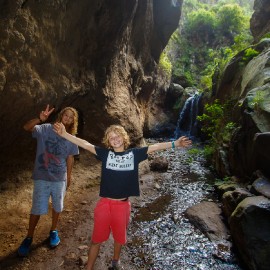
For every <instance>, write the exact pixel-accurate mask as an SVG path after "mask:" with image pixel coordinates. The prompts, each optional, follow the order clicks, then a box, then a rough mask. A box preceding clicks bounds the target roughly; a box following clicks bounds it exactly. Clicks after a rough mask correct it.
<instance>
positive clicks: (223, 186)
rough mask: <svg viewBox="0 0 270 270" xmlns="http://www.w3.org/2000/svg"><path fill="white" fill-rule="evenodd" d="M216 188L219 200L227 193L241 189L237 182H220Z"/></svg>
mask: <svg viewBox="0 0 270 270" xmlns="http://www.w3.org/2000/svg"><path fill="white" fill-rule="evenodd" d="M215 188H216V191H217V193H218V196H219V198H221V197H222V196H223V194H224V193H225V192H227V191H233V190H235V189H236V188H240V185H239V184H238V183H236V182H228V183H224V182H220V183H217V184H215Z"/></svg>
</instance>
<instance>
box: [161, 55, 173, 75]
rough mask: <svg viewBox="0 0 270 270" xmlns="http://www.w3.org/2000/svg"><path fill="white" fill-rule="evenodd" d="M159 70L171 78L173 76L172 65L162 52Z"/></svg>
mask: <svg viewBox="0 0 270 270" xmlns="http://www.w3.org/2000/svg"><path fill="white" fill-rule="evenodd" d="M158 66H159V69H161V70H162V71H163V72H164V73H165V75H166V76H167V77H168V78H170V77H171V74H172V63H171V61H170V60H169V58H168V55H167V54H166V52H165V51H164V52H162V54H161V55H160V58H159V65H158Z"/></svg>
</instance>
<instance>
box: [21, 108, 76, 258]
mask: <svg viewBox="0 0 270 270" xmlns="http://www.w3.org/2000/svg"><path fill="white" fill-rule="evenodd" d="M53 111H54V108H52V109H50V107H49V105H47V107H46V109H45V110H44V111H41V113H40V115H39V117H38V118H34V119H32V120H30V121H28V122H27V123H26V124H25V125H24V129H25V130H26V131H31V132H32V136H33V137H34V138H36V139H37V153H36V159H35V166H34V171H33V179H34V190H33V199H32V209H31V214H30V219H29V227H28V233H27V236H26V238H25V239H24V240H23V242H22V243H21V245H20V247H19V249H18V254H19V256H22V257H24V256H27V255H28V254H29V251H30V246H31V244H32V241H33V235H34V231H35V228H36V225H37V223H38V221H39V218H40V215H43V214H46V213H47V212H48V203H49V198H50V196H51V198H52V207H53V208H52V225H51V230H50V234H49V238H50V246H51V247H52V248H54V247H56V246H58V245H59V243H60V238H59V236H58V231H57V229H56V228H57V223H58V219H59V216H60V213H61V212H62V210H63V207H64V197H65V192H66V189H67V187H69V185H70V182H71V171H72V166H73V162H74V158H73V156H74V155H78V154H79V149H78V146H77V145H75V144H73V143H71V142H69V141H67V140H65V139H63V138H59V136H57V134H55V132H54V131H53V125H52V124H48V123H47V124H43V122H45V121H46V120H47V119H48V117H49V116H50V114H51V113H52V112H53ZM57 121H58V122H61V123H62V124H63V126H65V128H66V130H67V132H69V133H70V134H71V135H75V134H76V133H77V127H78V112H77V111H76V110H75V109H74V108H72V107H66V108H64V109H63V110H62V111H61V112H60V113H59V115H58V119H57Z"/></svg>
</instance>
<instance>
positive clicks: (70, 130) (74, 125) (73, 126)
mask: <svg viewBox="0 0 270 270" xmlns="http://www.w3.org/2000/svg"><path fill="white" fill-rule="evenodd" d="M66 111H71V112H72V113H73V116H74V120H73V123H72V124H71V125H70V126H67V127H66V130H67V132H68V133H70V134H71V135H75V134H77V129H78V120H79V115H78V112H77V110H76V109H74V108H72V107H66V108H64V109H63V110H61V112H60V113H59V114H58V116H57V120H56V121H57V122H61V121H62V117H63V114H64V113H65V112H66Z"/></svg>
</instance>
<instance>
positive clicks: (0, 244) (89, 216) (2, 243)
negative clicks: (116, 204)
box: [0, 152, 157, 270]
mask: <svg viewBox="0 0 270 270" xmlns="http://www.w3.org/2000/svg"><path fill="white" fill-rule="evenodd" d="M142 167H143V168H144V169H143V171H146V170H145V168H146V167H147V166H142ZM99 180H100V163H99V162H98V161H97V160H96V159H95V158H94V157H93V156H92V155H90V154H88V153H83V152H81V155H80V159H79V160H78V161H76V162H75V166H74V170H73V182H72V185H71V187H70V189H69V190H68V192H67V195H66V198H65V210H64V212H63V213H62V215H61V220H60V223H59V226H58V227H59V235H60V237H61V244H60V245H59V246H58V247H57V248H56V249H50V248H49V247H48V239H47V237H48V233H49V229H50V223H51V218H50V216H51V209H50V212H49V214H48V215H46V216H42V217H41V219H40V222H39V224H38V226H37V229H36V232H35V237H34V242H33V247H32V251H31V254H30V255H29V257H28V258H19V257H18V256H17V248H18V246H19V245H20V243H21V241H22V239H23V238H24V237H25V235H26V231H27V227H28V217H29V211H30V207H31V195H32V187H33V185H32V180H31V171H30V170H29V171H25V172H24V173H23V174H22V175H21V176H20V179H19V181H17V183H12V184H10V185H9V186H8V187H7V188H5V189H4V190H2V191H1V193H0V195H1V197H0V215H1V219H0V269H10V270H11V269H12V270H26V269H30V270H32V269H33V270H43V269H44V270H45V269H46V270H48V269H50V270H53V269H84V266H83V264H84V263H83V262H85V261H86V260H87V252H88V245H89V242H90V237H91V232H92V225H93V209H94V206H95V204H96V201H97V200H98V190H99ZM15 182H16V181H15ZM140 182H141V193H142V194H141V196H140V198H133V199H132V205H133V207H138V206H139V205H141V204H143V203H144V202H147V199H148V198H149V197H151V193H157V191H156V190H155V189H154V188H153V187H154V183H155V177H154V174H153V173H150V174H144V175H143V176H142V177H141V180H140ZM112 243H113V242H112V239H109V240H108V241H107V242H106V244H104V245H103V246H102V247H101V252H100V255H99V257H98V259H97V262H96V268H95V269H96V270H104V269H108V265H109V263H110V259H111V256H112ZM128 244H129V243H128ZM128 244H127V245H128ZM122 261H123V264H124V266H126V269H129V270H133V269H132V266H131V265H130V258H129V255H128V253H127V250H126V249H125V248H124V249H123V252H122Z"/></svg>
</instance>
